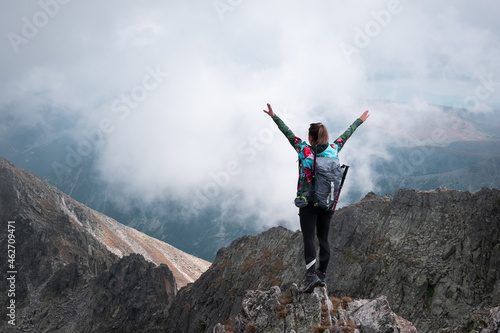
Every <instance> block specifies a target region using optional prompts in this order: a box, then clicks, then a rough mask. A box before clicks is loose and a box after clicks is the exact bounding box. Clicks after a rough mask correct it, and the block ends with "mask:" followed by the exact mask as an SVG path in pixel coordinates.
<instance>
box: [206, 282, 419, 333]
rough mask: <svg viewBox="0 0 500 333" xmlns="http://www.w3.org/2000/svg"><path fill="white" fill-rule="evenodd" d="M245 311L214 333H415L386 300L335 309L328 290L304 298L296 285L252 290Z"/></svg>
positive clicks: (344, 305)
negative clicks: (284, 287) (281, 288)
mask: <svg viewBox="0 0 500 333" xmlns="http://www.w3.org/2000/svg"><path fill="white" fill-rule="evenodd" d="M242 304H243V308H242V310H241V312H240V313H239V314H238V315H237V316H236V318H235V319H234V322H230V323H228V324H226V325H222V324H220V323H219V324H217V325H216V326H215V327H214V330H213V332H214V333H222V332H231V331H232V332H236V333H240V332H241V333H243V332H266V333H285V332H296V333H309V332H325V331H327V330H328V331H330V332H336V331H338V332H353V331H354V330H355V329H356V330H358V332H363V333H381V332H393V333H416V332H417V329H416V328H415V327H414V326H413V325H412V324H411V322H409V321H407V320H405V319H403V318H401V317H399V316H397V315H396V314H394V312H392V310H391V308H390V306H389V303H388V302H387V298H386V297H385V296H382V297H379V298H377V299H375V300H372V301H367V300H363V301H352V300H350V299H349V301H348V302H343V304H342V305H341V304H339V303H336V307H335V308H334V305H333V303H332V301H331V299H330V298H329V297H328V292H327V290H326V288H315V290H314V292H313V293H310V294H304V293H301V292H299V291H298V288H297V285H296V284H293V285H292V286H291V288H290V290H289V292H287V293H282V292H281V290H280V288H279V287H272V288H271V289H270V290H268V291H258V290H249V291H248V292H247V294H246V296H245V298H244V299H243V303H242ZM339 305H341V307H339Z"/></svg>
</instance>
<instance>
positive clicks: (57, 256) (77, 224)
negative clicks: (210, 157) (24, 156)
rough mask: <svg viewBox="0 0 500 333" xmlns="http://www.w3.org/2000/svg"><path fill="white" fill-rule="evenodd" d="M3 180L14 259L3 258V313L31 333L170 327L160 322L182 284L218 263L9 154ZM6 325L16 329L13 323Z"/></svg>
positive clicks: (0, 170) (4, 237)
mask: <svg viewBox="0 0 500 333" xmlns="http://www.w3.org/2000/svg"><path fill="white" fill-rule="evenodd" d="M0 185H1V187H0V220H1V221H2V225H3V226H4V228H3V231H2V232H1V236H0V246H1V247H2V248H3V249H5V251H6V252H5V256H6V257H8V258H9V260H2V261H1V263H0V269H1V270H2V272H4V273H5V274H7V277H8V278H9V279H6V278H3V279H2V280H1V282H0V287H1V289H2V290H4V291H9V292H4V293H2V294H1V296H0V302H1V303H2V304H4V306H2V309H1V311H0V315H1V316H2V318H4V319H5V318H11V320H14V323H15V327H17V328H19V329H22V330H24V331H31V332H42V331H44V332H45V331H63V332H76V331H79V332H98V331H100V332H102V331H108V330H115V331H134V330H135V331H146V330H150V329H151V330H153V329H157V328H158V327H164V326H163V324H161V322H159V321H158V320H159V318H162V317H161V316H160V315H162V316H166V314H167V311H168V308H169V306H170V305H171V303H172V301H173V299H174V297H175V295H176V294H177V288H178V287H179V286H180V287H182V286H184V285H186V284H187V283H191V282H193V281H194V280H196V279H197V278H198V277H199V276H200V275H201V274H202V273H203V272H204V271H205V270H206V269H207V268H208V267H209V265H210V263H208V262H206V261H204V260H201V259H199V258H196V257H193V256H191V255H188V254H186V253H184V252H182V251H179V250H178V249H175V248H174V247H172V246H170V245H168V244H165V243H163V242H160V241H158V240H156V239H153V238H151V237H149V236H147V235H145V234H143V233H140V232H138V231H136V230H134V229H132V228H130V227H126V226H124V225H121V224H119V223H118V222H116V221H114V220H113V219H111V218H109V217H107V216H105V215H103V214H101V213H98V212H96V211H94V210H92V209H90V208H88V207H86V206H84V205H82V204H80V203H78V202H76V201H75V200H73V199H72V198H70V197H69V196H67V195H65V194H64V193H62V192H61V191H59V190H57V189H56V188H54V187H53V186H51V185H49V184H48V183H47V182H45V181H43V180H42V179H40V178H38V177H36V176H34V175H33V174H31V173H29V172H27V171H25V170H23V169H21V168H18V167H16V166H15V165H13V164H11V163H10V162H8V161H7V160H5V159H3V158H0ZM7 251H8V252H7ZM7 304H8V305H9V306H11V305H12V307H11V308H8V307H7V306H6V305H7ZM8 315H10V316H12V317H8ZM153 317H154V318H155V321H150V320H151V318H153ZM1 325H2V326H1V327H0V329H3V330H7V331H8V328H9V327H10V328H12V326H9V325H10V324H8V323H7V321H5V320H4V321H2V324H1ZM143 329H146V330H143Z"/></svg>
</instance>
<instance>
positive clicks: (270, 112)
mask: <svg viewBox="0 0 500 333" xmlns="http://www.w3.org/2000/svg"><path fill="white" fill-rule="evenodd" d="M267 109H268V110H267V111H266V110H263V111H264V112H265V113H267V115H268V116H269V117H274V112H273V109H272V108H271V104H269V103H267Z"/></svg>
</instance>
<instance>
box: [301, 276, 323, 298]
mask: <svg viewBox="0 0 500 333" xmlns="http://www.w3.org/2000/svg"><path fill="white" fill-rule="evenodd" d="M320 285H321V280H320V279H319V277H318V276H317V275H316V273H312V274H311V273H307V277H306V279H305V281H304V282H303V283H302V288H301V289H300V291H301V292H303V293H312V292H313V290H314V288H316V287H319V286H320Z"/></svg>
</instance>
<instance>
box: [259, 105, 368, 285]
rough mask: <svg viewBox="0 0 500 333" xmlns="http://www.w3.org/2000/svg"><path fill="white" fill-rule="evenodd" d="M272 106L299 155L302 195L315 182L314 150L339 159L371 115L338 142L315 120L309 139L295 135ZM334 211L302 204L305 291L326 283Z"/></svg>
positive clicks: (298, 193) (319, 153)
mask: <svg viewBox="0 0 500 333" xmlns="http://www.w3.org/2000/svg"><path fill="white" fill-rule="evenodd" d="M267 108H268V110H264V112H265V113H266V114H268V115H269V116H270V117H271V118H272V119H273V120H274V122H275V123H276V125H278V128H279V129H280V131H281V132H282V133H283V134H284V135H285V136H286V137H287V139H288V141H289V142H290V144H291V145H292V146H293V148H294V149H295V151H296V152H297V153H298V155H299V166H300V174H299V181H298V185H297V195H298V197H300V196H302V195H304V193H308V190H309V188H310V187H311V186H312V185H313V184H312V181H313V164H314V153H313V152H316V155H317V156H326V157H331V158H336V159H338V153H339V152H340V150H341V149H342V148H343V147H344V144H345V142H346V141H347V139H349V138H350V137H351V135H352V133H353V132H354V131H355V130H356V128H358V126H359V125H361V124H362V123H363V122H364V121H365V120H366V119H367V118H368V117H369V116H370V115H369V114H368V110H367V111H365V112H364V113H363V114H362V115H361V117H359V118H358V119H356V120H355V121H354V123H353V124H352V125H351V126H349V128H348V129H347V130H346V131H345V132H344V133H343V134H342V135H341V136H339V137H338V138H337V139H336V140H335V141H334V142H329V138H328V131H327V129H326V127H325V126H324V125H323V124H321V123H313V124H311V125H310V127H309V143H310V144H307V142H305V141H303V140H301V139H300V138H299V137H297V136H295V134H293V132H292V131H291V130H290V128H288V126H286V125H285V123H284V122H283V121H282V120H281V119H280V118H279V117H278V116H277V115H276V114H275V113H274V112H273V109H272V108H271V105H269V104H267ZM332 215H333V211H324V210H322V209H320V208H319V207H317V206H315V205H314V203H313V202H312V200H309V202H308V204H307V206H305V207H302V208H299V216H300V228H301V230H302V235H303V240H304V257H305V262H306V269H307V276H306V279H305V281H304V286H303V288H302V289H301V290H302V291H303V292H308V293H309V292H312V291H313V290H314V288H315V287H317V286H325V285H326V284H325V278H326V269H327V267H328V261H329V259H330V245H329V243H328V231H329V228H330V220H331V218H332ZM315 234H317V236H318V240H319V267H318V268H317V269H316V246H315V243H314V236H315Z"/></svg>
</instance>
